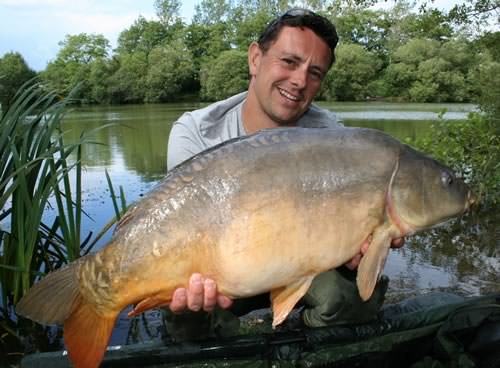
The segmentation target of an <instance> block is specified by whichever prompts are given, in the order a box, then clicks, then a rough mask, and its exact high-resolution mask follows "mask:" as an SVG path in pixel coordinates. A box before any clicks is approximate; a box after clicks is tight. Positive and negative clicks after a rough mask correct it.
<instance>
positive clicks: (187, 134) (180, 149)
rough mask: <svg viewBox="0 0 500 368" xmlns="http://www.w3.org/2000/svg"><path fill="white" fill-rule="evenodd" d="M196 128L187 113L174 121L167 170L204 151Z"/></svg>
mask: <svg viewBox="0 0 500 368" xmlns="http://www.w3.org/2000/svg"><path fill="white" fill-rule="evenodd" d="M191 123H192V124H191ZM195 129H196V128H195V124H194V123H193V122H192V121H191V119H190V118H188V115H186V114H185V115H184V116H182V117H181V118H180V119H179V120H177V121H176V122H175V123H174V125H173V126H172V129H171V130H170V135H169V138H168V147H167V170H171V169H172V168H174V167H175V166H177V165H178V164H180V163H181V162H183V161H185V160H187V159H188V158H191V157H193V156H194V155H196V154H197V153H199V152H201V151H203V147H202V146H201V143H200V141H199V139H198V138H197V134H196V131H195Z"/></svg>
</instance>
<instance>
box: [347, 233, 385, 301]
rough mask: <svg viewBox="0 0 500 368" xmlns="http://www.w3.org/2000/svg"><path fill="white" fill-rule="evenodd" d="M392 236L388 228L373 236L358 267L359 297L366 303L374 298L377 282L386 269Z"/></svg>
mask: <svg viewBox="0 0 500 368" xmlns="http://www.w3.org/2000/svg"><path fill="white" fill-rule="evenodd" d="M391 240H392V237H391V234H390V231H389V229H387V228H379V229H377V230H376V231H375V232H374V234H373V239H372V241H371V243H370V246H369V247H368V251H367V252H366V253H365V255H364V256H363V258H361V262H360V264H359V267H358V276H357V278H356V283H357V285H358V289H359V296H360V297H361V299H363V300H364V301H366V300H368V299H370V297H371V296H372V293H373V290H374V289H375V285H376V284H377V280H378V278H379V276H380V273H381V272H382V269H383V268H384V263H385V260H386V258H387V254H388V252H389V248H390V247H391Z"/></svg>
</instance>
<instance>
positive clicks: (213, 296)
mask: <svg viewBox="0 0 500 368" xmlns="http://www.w3.org/2000/svg"><path fill="white" fill-rule="evenodd" d="M232 304H233V301H232V300H231V299H229V298H228V297H226V296H224V295H222V294H220V293H219V292H218V291H217V285H216V284H215V281H214V280H212V279H208V278H204V277H203V276H202V275H201V274H199V273H194V274H192V275H191V278H190V279H189V286H188V287H187V289H186V288H178V289H176V290H175V291H174V294H173V295H172V301H171V302H170V305H169V308H170V310H171V311H172V312H173V313H182V312H184V311H187V310H190V311H193V312H198V311H200V310H202V309H203V310H204V311H205V312H211V311H213V309H214V308H215V306H216V305H219V307H221V308H222V309H227V308H229V307H230V306H231V305H232Z"/></svg>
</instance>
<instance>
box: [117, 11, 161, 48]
mask: <svg viewBox="0 0 500 368" xmlns="http://www.w3.org/2000/svg"><path fill="white" fill-rule="evenodd" d="M166 39H169V31H168V29H167V28H166V27H165V26H164V25H163V24H162V23H160V22H158V21H148V20H147V19H146V18H144V17H143V16H139V18H138V19H136V20H135V21H134V24H132V25H131V26H130V28H128V29H125V30H124V31H122V32H121V33H120V35H119V36H118V47H117V49H116V52H117V54H118V55H122V54H125V53H126V54H132V53H135V52H144V53H146V54H149V52H150V51H151V50H152V49H153V48H155V47H156V46H158V45H161V44H162V43H163V42H165V40H166Z"/></svg>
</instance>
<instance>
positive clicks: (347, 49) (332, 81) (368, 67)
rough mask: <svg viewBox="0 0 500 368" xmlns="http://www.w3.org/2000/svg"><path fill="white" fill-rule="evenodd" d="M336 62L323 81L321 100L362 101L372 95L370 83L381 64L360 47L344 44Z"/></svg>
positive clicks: (338, 52)
mask: <svg viewBox="0 0 500 368" xmlns="http://www.w3.org/2000/svg"><path fill="white" fill-rule="evenodd" d="M336 59H337V60H336V62H335V64H334V65H333V67H332V70H331V71H330V72H329V73H328V74H327V76H326V78H325V80H324V81H323V87H322V91H321V94H320V97H321V98H325V99H329V100H332V99H333V100H340V101H362V100H365V99H366V98H367V97H369V95H370V88H369V85H370V83H371V82H372V81H373V80H374V78H375V73H376V71H377V69H378V68H379V65H380V62H379V61H378V59H377V57H376V56H375V55H374V54H372V53H370V52H369V51H367V50H366V49H364V48H363V47H362V46H360V45H354V44H342V45H340V46H339V47H338V49H337V56H336Z"/></svg>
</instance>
